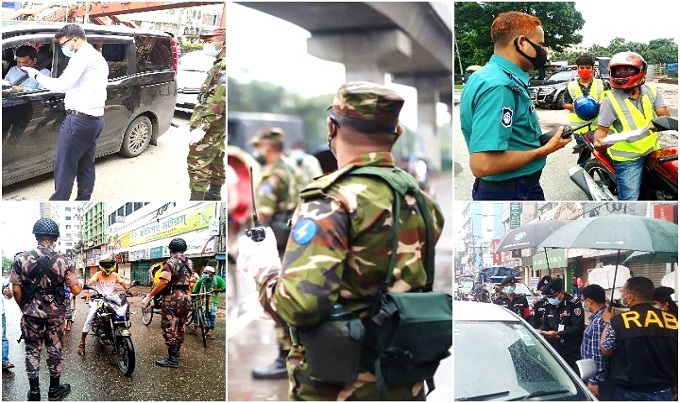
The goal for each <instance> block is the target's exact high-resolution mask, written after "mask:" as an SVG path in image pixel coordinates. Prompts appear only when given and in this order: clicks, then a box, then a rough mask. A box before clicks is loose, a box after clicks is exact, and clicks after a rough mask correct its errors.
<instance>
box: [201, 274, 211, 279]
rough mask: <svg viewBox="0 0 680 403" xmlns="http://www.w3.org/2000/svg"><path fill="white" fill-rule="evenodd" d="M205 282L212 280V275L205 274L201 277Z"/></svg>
mask: <svg viewBox="0 0 680 403" xmlns="http://www.w3.org/2000/svg"><path fill="white" fill-rule="evenodd" d="M201 278H202V279H203V280H210V275H209V274H204V275H202V276H201Z"/></svg>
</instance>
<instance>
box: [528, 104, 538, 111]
mask: <svg viewBox="0 0 680 403" xmlns="http://www.w3.org/2000/svg"><path fill="white" fill-rule="evenodd" d="M535 110H536V106H534V103H533V102H532V103H531V105H529V113H534V111H535Z"/></svg>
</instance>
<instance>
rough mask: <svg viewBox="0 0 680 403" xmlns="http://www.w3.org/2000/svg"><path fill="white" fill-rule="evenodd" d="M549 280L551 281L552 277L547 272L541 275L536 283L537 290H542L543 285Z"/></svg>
mask: <svg viewBox="0 0 680 403" xmlns="http://www.w3.org/2000/svg"><path fill="white" fill-rule="evenodd" d="M550 281H552V277H550V275H549V274H546V275H545V276H543V277H541V279H540V280H538V284H536V289H537V290H539V291H540V290H542V289H543V287H545V286H546V285H548V283H550Z"/></svg>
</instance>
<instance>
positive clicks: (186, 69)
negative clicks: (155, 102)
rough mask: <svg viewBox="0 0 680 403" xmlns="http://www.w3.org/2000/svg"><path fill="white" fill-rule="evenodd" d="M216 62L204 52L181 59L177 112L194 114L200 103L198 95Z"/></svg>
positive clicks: (178, 77) (197, 52)
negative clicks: (197, 104)
mask: <svg viewBox="0 0 680 403" xmlns="http://www.w3.org/2000/svg"><path fill="white" fill-rule="evenodd" d="M214 62H215V58H214V57H210V56H207V55H205V54H204V53H203V52H202V51H196V52H190V53H187V54H185V55H184V56H182V57H180V59H179V67H178V69H177V101H176V103H175V110H178V111H182V112H187V113H193V111H194V107H195V106H196V103H197V102H198V93H199V92H200V90H201V86H202V85H203V82H204V81H205V77H206V76H207V75H208V71H209V70H210V69H211V68H212V66H213V63H214Z"/></svg>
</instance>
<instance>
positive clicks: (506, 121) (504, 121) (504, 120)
mask: <svg viewBox="0 0 680 403" xmlns="http://www.w3.org/2000/svg"><path fill="white" fill-rule="evenodd" d="M512 114H513V111H512V109H510V108H508V107H504V108H503V109H502V110H501V125H503V127H506V128H507V127H510V126H512Z"/></svg>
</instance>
